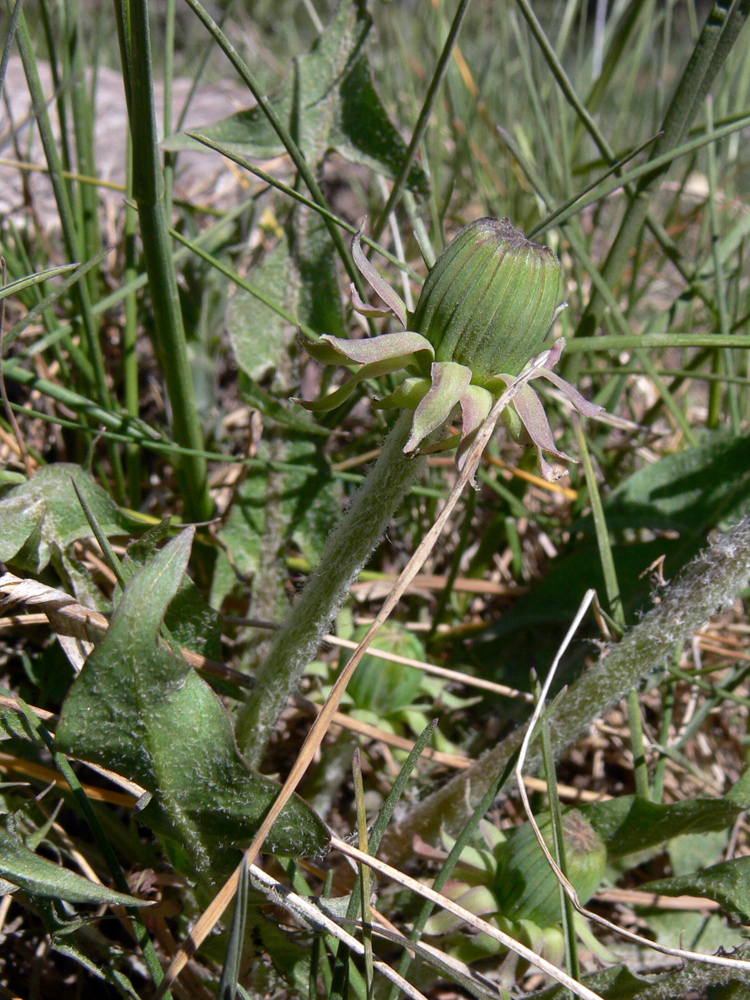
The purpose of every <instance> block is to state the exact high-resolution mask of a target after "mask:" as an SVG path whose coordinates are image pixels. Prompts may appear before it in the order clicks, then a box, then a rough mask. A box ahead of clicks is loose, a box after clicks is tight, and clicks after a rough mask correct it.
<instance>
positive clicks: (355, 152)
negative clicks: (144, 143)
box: [162, 0, 429, 197]
mask: <svg viewBox="0 0 750 1000" xmlns="http://www.w3.org/2000/svg"><path fill="white" fill-rule="evenodd" d="M371 26H372V21H371V18H370V15H369V14H368V13H367V11H366V9H365V4H364V3H361V2H353V0H343V2H342V3H341V4H340V5H339V7H338V10H337V12H336V14H335V16H334V18H333V20H332V21H331V23H330V24H329V25H328V27H327V28H326V29H325V31H324V32H323V34H322V35H321V36H320V37H319V38H318V39H317V41H316V42H315V44H314V45H313V47H312V49H311V51H310V52H309V53H307V54H306V55H302V56H300V57H298V58H297V59H295V60H294V63H293V68H292V71H291V73H290V74H289V76H288V77H287V78H286V80H285V81H284V83H283V84H282V85H281V87H280V88H279V90H278V91H277V92H276V93H275V94H274V95H273V96H272V97H271V98H270V104H271V106H272V108H273V110H274V112H275V113H276V115H277V117H278V118H279V119H280V121H281V122H283V124H284V125H285V126H286V127H287V128H288V129H289V131H290V133H291V134H292V135H293V136H294V138H295V140H296V142H297V144H298V145H299V147H300V149H301V150H302V152H303V153H304V154H305V157H306V159H307V160H308V161H309V162H310V163H311V164H312V165H313V167H314V168H315V169H318V168H319V166H320V164H321V162H322V160H323V157H324V156H325V154H326V153H327V152H328V151H329V150H335V151H336V152H337V153H339V154H340V155H341V156H343V157H344V158H346V159H348V160H350V161H351V162H353V163H360V164H364V165H365V166H367V167H370V168H371V169H373V170H377V171H379V172H380V173H382V174H384V175H385V176H386V177H389V178H391V179H393V178H395V177H396V175H397V174H398V171H399V168H400V166H401V163H402V162H403V160H404V157H405V155H406V144H405V143H404V141H403V139H402V138H401V136H400V134H399V132H398V130H397V129H396V127H395V126H394V125H393V123H392V122H391V120H390V118H389V117H388V114H387V112H386V110H385V108H384V107H383V103H382V101H381V100H380V97H379V96H378V94H377V91H376V90H375V88H374V86H373V84H372V75H371V72H370V65H369V62H368V59H367V56H366V54H365V52H364V46H365V43H366V39H367V35H368V34H369V31H370V28H371ZM192 131H194V132H200V133H201V134H202V135H205V136H206V137H207V138H208V139H210V140H211V141H212V142H217V143H221V144H222V145H224V146H226V147H228V148H229V149H230V150H231V151H233V152H235V153H239V154H240V155H241V156H248V157H253V158H256V159H265V160H269V159H274V158H275V157H277V156H281V155H283V154H284V153H285V152H286V150H285V149H284V146H283V144H282V143H281V140H280V139H279V137H278V135H277V134H276V132H275V131H274V129H273V127H272V126H271V124H270V122H269V121H268V119H267V118H266V116H265V115H264V114H263V112H262V110H261V109H260V108H258V107H255V108H251V109H249V110H247V111H240V112H238V113H237V114H235V115H231V116H230V117H229V118H225V119H223V120H222V121H220V122H216V123H215V124H213V125H206V126H203V127H201V128H199V129H192ZM187 146H189V147H190V148H200V145H199V144H198V143H195V142H193V141H192V140H190V139H188V138H187V137H186V136H172V137H171V138H169V139H166V140H165V141H164V142H163V143H162V147H163V148H164V149H168V150H179V149H184V148H186V147H187ZM407 184H408V186H409V187H410V188H411V190H412V191H413V192H414V193H415V194H416V195H418V196H419V197H426V196H427V195H428V194H429V181H428V179H427V175H426V173H425V172H424V170H423V169H422V167H420V166H419V165H418V164H415V165H414V166H413V167H412V168H411V170H410V171H409V177H408V180H407Z"/></svg>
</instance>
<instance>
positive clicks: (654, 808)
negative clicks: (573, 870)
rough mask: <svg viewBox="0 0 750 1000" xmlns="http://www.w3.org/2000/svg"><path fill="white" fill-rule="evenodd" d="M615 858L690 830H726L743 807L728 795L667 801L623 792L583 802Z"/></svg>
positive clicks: (584, 808) (589, 819)
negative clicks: (603, 799)
mask: <svg viewBox="0 0 750 1000" xmlns="http://www.w3.org/2000/svg"><path fill="white" fill-rule="evenodd" d="M579 808H580V811H581V812H582V813H583V814H584V816H585V817H586V819H587V820H588V821H589V822H590V823H591V825H592V826H593V827H594V829H595V830H596V832H597V833H598V834H599V836H600V837H601V838H602V840H604V842H605V844H606V847H607V857H608V859H609V860H610V861H611V860H613V859H617V858H622V857H625V856H626V855H628V854H635V853H636V852H638V851H644V850H647V849H648V848H652V847H657V846H658V845H660V844H664V843H666V842H667V841H668V840H671V839H672V837H677V836H680V835H682V834H686V833H705V832H707V831H709V830H725V829H727V828H728V827H730V826H731V825H732V823H734V821H735V820H736V818H737V817H738V816H739V814H740V813H741V812H742V808H741V807H740V806H739V805H737V804H735V803H734V802H731V801H728V800H727V799H690V800H686V801H684V802H674V803H671V804H668V805H664V804H661V803H657V802H650V801H648V800H647V799H642V798H639V797H638V796H637V795H622V796H620V797H619V798H616V799H611V800H609V801H607V802H593V803H591V804H589V805H584V806H580V807H579Z"/></svg>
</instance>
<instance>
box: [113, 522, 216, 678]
mask: <svg viewBox="0 0 750 1000" xmlns="http://www.w3.org/2000/svg"><path fill="white" fill-rule="evenodd" d="M168 531H169V519H167V520H165V521H162V522H161V524H158V525H155V527H154V528H152V529H150V530H149V531H147V532H146V533H145V534H143V535H141V537H140V538H138V539H136V540H135V541H134V542H131V543H130V545H128V551H127V555H126V556H125V559H124V560H123V570H124V571H125V573H126V575H130V576H132V575H133V574H135V573H136V572H137V571H138V570H139V569H140V568H141V567H143V566H145V565H146V563H147V562H148V560H149V559H150V558H151V557H152V556H153V555H154V554H155V552H156V551H157V548H156V547H157V545H158V544H159V542H161V541H163V539H164V538H166V537H167V534H168ZM164 624H165V625H166V626H167V628H168V629H169V633H170V635H171V637H172V638H173V639H174V640H175V642H177V644H178V645H180V646H184V647H185V648H186V649H190V650H192V651H193V652H196V653H202V654H203V655H204V656H208V657H210V658H211V659H214V660H218V659H219V658H220V656H221V630H222V619H221V615H219V613H218V612H217V611H215V610H214V609H213V608H212V607H211V606H210V605H209V604H208V603H207V602H206V601H205V600H204V599H203V596H202V594H201V593H200V591H199V590H198V588H197V587H196V586H195V584H194V583H193V581H192V580H191V579H190V577H189V576H187V575H184V576H183V577H182V579H181V580H180V585H179V587H178V588H177V593H176V594H175V596H174V597H173V598H172V600H171V602H170V604H169V607H168V608H167V613H166V615H165V616H164Z"/></svg>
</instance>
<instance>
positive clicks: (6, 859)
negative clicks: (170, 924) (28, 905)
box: [0, 826, 148, 906]
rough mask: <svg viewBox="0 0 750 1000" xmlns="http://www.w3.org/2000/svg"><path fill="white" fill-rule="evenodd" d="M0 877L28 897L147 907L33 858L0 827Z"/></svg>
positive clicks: (144, 901) (65, 869) (57, 866)
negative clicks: (23, 891) (27, 894)
mask: <svg viewBox="0 0 750 1000" xmlns="http://www.w3.org/2000/svg"><path fill="white" fill-rule="evenodd" d="M0 875H2V877H3V878H5V879H7V880H8V881H9V882H12V883H13V884H14V885H16V886H17V887H18V888H20V889H24V890H25V891H26V892H28V893H29V895H31V896H41V897H43V898H47V899H64V900H66V901H67V902H68V903H92V904H94V905H99V904H101V903H117V904H119V905H121V906H147V905H148V902H147V901H146V900H142V899H136V898H135V897H134V896H127V895H125V894H124V893H122V892H115V890H114V889H108V888H107V887H106V886H105V885H99V884H98V883H97V882H92V881H91V880H90V879H87V878H84V877H83V876H82V875H77V874H76V873H75V872H72V871H69V870H68V869H67V868H62V867H61V866H60V865H57V864H55V862H54V861H49V860H48V859H47V858H42V857H40V856H39V855H38V854H34V852H33V851H30V850H29V848H28V847H27V846H26V845H25V844H24V842H23V841H22V840H21V839H20V837H17V836H16V835H15V834H13V833H10V832H9V831H8V830H7V829H5V827H2V826H0Z"/></svg>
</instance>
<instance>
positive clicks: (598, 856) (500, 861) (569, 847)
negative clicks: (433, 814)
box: [425, 809, 607, 984]
mask: <svg viewBox="0 0 750 1000" xmlns="http://www.w3.org/2000/svg"><path fill="white" fill-rule="evenodd" d="M537 824H538V826H539V829H540V831H541V834H542V836H543V837H544V841H545V843H546V844H547V846H548V847H549V849H550V851H553V852H554V848H553V846H552V842H553V835H552V820H551V817H550V815H549V814H541V815H540V816H539V817H537ZM562 828H563V840H564V844H565V857H566V874H567V877H568V879H569V880H570V882H571V883H572V885H573V887H574V888H575V890H576V892H577V894H578V898H579V900H580V901H581V903H586V902H587V901H588V900H589V899H590V898H591V896H592V895H593V894H594V893H595V892H596V890H597V889H598V888H599V885H600V883H601V881H602V878H603V876H604V870H605V866H606V861H607V852H606V848H605V845H604V842H603V840H602V839H601V837H600V836H599V834H598V833H597V832H596V831H595V830H594V828H593V826H592V825H591V823H590V822H589V821H588V820H587V819H586V817H585V816H584V815H583V814H582V813H581V812H580V811H579V810H577V809H569V810H567V811H566V812H564V813H563V815H562ZM481 831H482V836H483V838H484V844H482V845H481V846H468V847H466V848H464V850H463V851H462V853H461V859H460V861H459V864H458V865H457V867H456V877H455V878H454V879H453V880H452V881H450V882H448V883H447V885H446V887H445V888H444V889H443V892H444V893H445V895H447V896H449V898H451V899H452V900H454V902H456V903H459V904H460V905H461V906H463V907H465V908H466V909H467V910H470V911H471V912H472V913H474V914H476V915H477V916H479V917H482V918H483V919H484V920H487V921H489V922H490V923H492V924H494V925H495V926H497V927H498V928H499V929H500V930H503V931H505V933H506V934H510V935H512V936H513V937H515V938H516V939H517V940H519V941H522V942H523V943H524V944H526V945H528V946H529V947H530V948H532V949H533V950H534V951H535V952H536V953H537V954H539V955H542V956H544V957H545V958H548V959H549V960H550V961H551V962H555V963H556V964H560V963H561V962H562V959H563V954H564V939H563V933H562V927H561V920H562V910H561V900H560V885H559V882H558V880H557V877H556V875H555V873H554V872H553V870H552V868H551V867H550V864H549V862H548V861H547V858H546V857H545V855H544V852H543V851H542V848H541V847H540V845H539V842H538V840H537V837H536V834H535V832H534V829H533V827H532V826H531V824H530V823H528V822H527V823H524V824H522V825H521V826H519V827H516V828H515V829H514V830H513V831H511V832H510V833H509V834H508V835H507V836H506V835H505V834H504V833H503V832H502V831H500V830H499V829H497V827H495V826H493V825H492V824H491V823H488V822H487V821H486V820H485V821H483V822H482V824H481ZM443 843H444V846H445V847H446V848H447V849H450V848H451V847H452V846H453V843H454V841H452V840H451V838H449V837H448V836H447V835H446V834H443ZM574 923H575V928H576V932H577V933H578V935H579V936H580V937H581V938H583V939H584V940H585V942H586V944H587V945H588V946H589V947H591V948H592V949H593V950H597V951H598V952H600V953H602V952H603V949H602V948H601V946H600V945H599V944H598V942H596V940H595V939H594V937H593V935H592V934H591V931H590V929H589V927H588V924H587V923H586V921H585V920H584V919H583V917H581V916H580V915H579V914H576V915H575V918H574ZM425 933H427V934H429V935H432V936H435V937H439V938H440V939H441V940H440V947H441V948H443V949H444V950H447V951H449V952H450V953H451V954H453V955H455V956H456V957H457V958H460V959H461V960H462V961H464V962H472V961H478V960H480V959H485V958H491V957H493V956H496V955H498V954H500V953H501V952H502V951H503V947H502V945H501V944H500V943H499V942H498V941H496V940H495V939H494V938H490V937H488V936H487V935H485V934H478V935H474V936H471V937H470V936H467V935H466V933H465V929H464V928H463V925H462V924H461V922H460V919H459V918H457V917H455V916H454V915H453V914H451V913H449V912H448V911H442V912H440V913H436V914H434V915H433V916H432V917H431V918H430V920H429V921H428V922H427V925H426V927H425ZM517 961H518V960H517V956H516V955H515V954H513V953H509V954H508V957H507V959H506V962H505V963H504V966H503V977H504V979H505V980H506V982H507V984H510V982H511V981H512V979H513V977H514V975H515V973H516V969H517Z"/></svg>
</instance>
